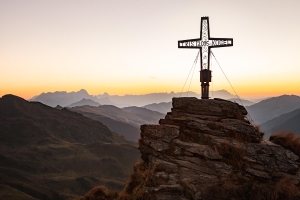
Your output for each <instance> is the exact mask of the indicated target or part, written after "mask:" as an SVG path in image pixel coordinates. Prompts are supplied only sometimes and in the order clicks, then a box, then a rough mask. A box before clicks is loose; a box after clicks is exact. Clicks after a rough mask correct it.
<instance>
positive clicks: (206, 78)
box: [178, 17, 233, 99]
mask: <svg viewBox="0 0 300 200" xmlns="http://www.w3.org/2000/svg"><path fill="white" fill-rule="evenodd" d="M228 46H233V39H232V38H211V37H210V32H209V20H208V17H201V27H200V38H197V39H190V40H179V41H178V48H192V49H201V51H200V53H201V62H200V63H201V64H200V66H201V71H200V82H201V94H202V96H201V99H208V98H209V96H208V93H209V82H211V71H210V51H211V50H210V49H211V48H217V47H228Z"/></svg>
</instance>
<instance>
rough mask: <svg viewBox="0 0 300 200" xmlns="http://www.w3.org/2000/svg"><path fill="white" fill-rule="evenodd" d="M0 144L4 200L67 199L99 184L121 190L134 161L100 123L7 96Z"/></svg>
mask: <svg viewBox="0 0 300 200" xmlns="http://www.w3.org/2000/svg"><path fill="white" fill-rule="evenodd" d="M0 143H1V146H0V163H1V164H0V177H1V178H0V185H1V194H9V195H10V196H9V198H10V199H43V200H48V199H53V200H54V199H55V200H60V199H68V198H70V197H75V196H76V195H83V194H84V193H86V192H87V191H88V190H89V189H91V188H92V187H94V186H96V185H101V184H104V185H107V186H109V187H111V188H122V187H123V185H124V184H125V181H126V179H127V177H128V175H129V174H130V173H131V171H132V166H133V164H134V163H135V162H137V160H138V158H139V157H140V154H139V152H138V150H137V148H136V146H135V145H133V144H132V143H130V142H128V141H126V140H124V138H123V137H121V136H120V135H118V134H116V133H113V132H111V131H110V130H109V128H107V127H106V126H105V125H103V124H102V123H101V122H98V121H94V120H91V119H89V118H86V117H84V116H83V115H81V114H78V113H75V112H71V111H69V110H67V109H61V110H59V109H55V108H51V107H49V106H46V105H44V104H42V103H39V102H28V101H26V100H24V99H22V98H19V97H16V96H13V95H5V96H3V97H2V98H0ZM2 197H3V196H2Z"/></svg>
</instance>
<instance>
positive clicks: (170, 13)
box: [0, 0, 300, 98]
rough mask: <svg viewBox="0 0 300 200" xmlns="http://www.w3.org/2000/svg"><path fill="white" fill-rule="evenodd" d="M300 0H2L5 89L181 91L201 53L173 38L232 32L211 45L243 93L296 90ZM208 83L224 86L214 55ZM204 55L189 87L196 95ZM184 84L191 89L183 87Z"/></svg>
mask: <svg viewBox="0 0 300 200" xmlns="http://www.w3.org/2000/svg"><path fill="white" fill-rule="evenodd" d="M299 8H300V1H299V0H285V1H284V0H265V1H259V0H252V1H246V0H228V1H223V0H210V1H207V0H206V1H203V0H198V1H192V0H190V1H181V0H153V1H141V0H139V1H138V0H128V1H121V0H120V1H104V0H103V1H98V0H97V1H96V0H94V1H91V0H87V1H81V0H64V1H59V0H51V1H50V0H45V1H38V0H26V1H23V0H0V96H2V95H4V94H7V93H11V94H15V95H18V96H22V97H24V98H30V97H32V96H34V95H37V94H40V93H42V92H54V91H68V92H70V91H77V90H79V89H81V88H84V89H86V90H87V91H88V92H89V93H91V94H100V93H103V92H108V93H110V94H120V95H123V94H145V93H150V92H170V91H174V92H180V91H181V89H182V86H183V84H184V81H185V79H186V77H187V75H188V73H189V71H190V68H191V65H192V63H193V60H194V58H195V57H196V54H197V50H192V49H178V48H177V41H178V40H183V39H192V38H199V34H200V18H201V17H202V16H209V19H210V35H211V37H228V38H233V39H234V46H233V47H227V48H218V49H213V51H214V54H215V55H216V57H217V59H218V61H219V63H220V64H221V66H222V68H223V70H224V71H225V72H226V75H227V76H228V78H229V79H230V81H231V83H232V84H233V86H234V88H235V90H236V91H237V93H238V94H239V95H240V96H241V97H244V98H252V97H253V98H254V97H261V96H275V95H280V94H296V95H300V78H299V74H300V57H299V55H298V54H299V52H300V37H299V35H300V12H299ZM212 70H213V83H212V84H211V89H213V90H219V89H227V90H228V91H229V92H231V93H233V91H232V90H231V88H230V86H229V84H228V83H227V81H226V78H225V77H224V76H223V74H222V72H221V70H220V69H219V68H218V66H217V64H216V63H215V62H214V61H213V63H212ZM198 71H199V62H198V65H197V68H196V70H195V74H194V76H193V79H192V82H191V88H190V90H192V91H194V92H197V93H200V86H199V85H200V83H199V72H198ZM186 89H187V88H186Z"/></svg>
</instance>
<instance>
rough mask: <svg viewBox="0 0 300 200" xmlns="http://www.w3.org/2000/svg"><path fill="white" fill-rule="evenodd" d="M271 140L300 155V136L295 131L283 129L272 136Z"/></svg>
mask: <svg viewBox="0 0 300 200" xmlns="http://www.w3.org/2000/svg"><path fill="white" fill-rule="evenodd" d="M270 141H271V142H273V143H275V144H278V145H280V146H283V147H284V148H286V149H289V150H291V151H292V152H294V153H295V154H296V155H298V156H300V136H297V135H295V134H294V133H291V132H287V131H282V132H279V133H276V134H273V135H271V136H270Z"/></svg>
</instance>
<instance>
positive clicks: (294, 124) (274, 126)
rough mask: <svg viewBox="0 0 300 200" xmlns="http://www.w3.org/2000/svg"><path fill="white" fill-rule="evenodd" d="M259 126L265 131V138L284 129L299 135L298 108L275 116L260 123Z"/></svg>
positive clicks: (299, 119)
mask: <svg viewBox="0 0 300 200" xmlns="http://www.w3.org/2000/svg"><path fill="white" fill-rule="evenodd" d="M260 128H261V130H262V131H264V132H265V138H269V137H270V135H271V134H272V133H277V132H285V131H290V132H292V133H295V134H297V135H300V108H299V109H297V110H294V111H292V112H289V113H286V114H283V115H280V116H279V117H275V118H273V119H271V120H269V121H267V122H265V123H263V124H261V126H260Z"/></svg>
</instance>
